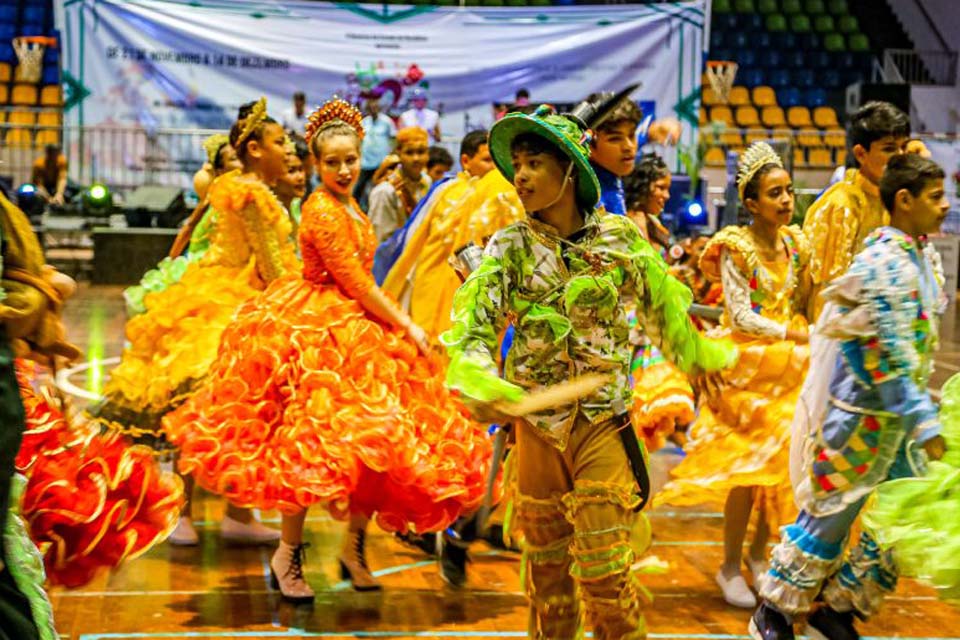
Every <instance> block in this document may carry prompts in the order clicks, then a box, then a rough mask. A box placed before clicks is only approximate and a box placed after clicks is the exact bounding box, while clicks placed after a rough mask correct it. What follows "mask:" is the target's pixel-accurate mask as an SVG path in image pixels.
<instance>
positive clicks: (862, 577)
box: [823, 533, 897, 618]
mask: <svg viewBox="0 0 960 640" xmlns="http://www.w3.org/2000/svg"><path fill="white" fill-rule="evenodd" d="M896 588H897V568H896V566H895V565H894V562H893V558H892V557H891V554H890V552H889V551H881V550H880V548H879V547H877V542H876V541H875V540H874V539H873V537H872V536H870V535H869V534H867V533H863V534H861V535H860V541H859V543H858V544H857V546H856V547H854V548H853V549H851V550H850V555H849V557H848V558H847V561H846V562H845V563H844V564H843V566H842V567H841V568H840V571H838V572H837V573H836V574H835V575H833V576H832V577H831V578H830V580H829V581H828V582H827V585H826V587H824V589H823V599H824V601H825V602H826V603H827V604H828V605H830V607H831V608H832V609H834V610H836V611H856V612H857V613H858V614H860V615H861V616H862V617H863V618H869V617H870V616H872V615H874V614H875V613H876V612H877V610H878V609H879V608H880V604H881V603H882V602H883V598H884V596H886V595H887V594H888V593H893V591H894V589H896Z"/></svg>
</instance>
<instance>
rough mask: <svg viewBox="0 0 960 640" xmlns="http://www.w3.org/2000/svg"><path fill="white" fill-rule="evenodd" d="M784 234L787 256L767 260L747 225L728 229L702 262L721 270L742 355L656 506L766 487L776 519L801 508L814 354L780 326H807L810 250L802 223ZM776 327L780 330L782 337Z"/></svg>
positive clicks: (726, 330) (715, 500)
mask: <svg viewBox="0 0 960 640" xmlns="http://www.w3.org/2000/svg"><path fill="white" fill-rule="evenodd" d="M781 237H782V238H783V240H784V245H785V247H786V249H787V252H788V254H789V258H788V259H787V260H786V261H776V260H765V259H764V258H763V257H762V256H761V255H760V251H759V249H758V248H757V246H756V244H755V242H754V240H753V237H752V234H751V233H750V231H749V229H748V228H747V227H727V228H725V229H723V230H722V231H721V232H720V233H718V234H717V235H716V236H714V238H713V239H712V240H711V241H710V243H709V244H708V245H707V247H706V249H705V250H704V252H703V255H702V256H701V258H700V268H701V269H702V271H703V273H704V274H705V275H706V276H707V277H708V278H710V279H711V280H719V279H720V278H721V273H722V272H723V286H724V293H725V313H724V316H723V318H722V320H721V327H722V328H721V329H720V331H721V332H722V333H723V334H726V335H730V336H731V337H732V339H733V340H734V341H735V342H736V344H737V348H738V349H739V350H740V359H739V361H738V362H737V365H736V367H734V368H733V369H731V370H728V371H726V372H724V374H723V376H724V383H725V385H724V388H723V389H722V390H721V392H720V394H719V395H717V396H714V397H710V398H707V399H706V402H705V403H704V405H703V406H701V407H700V413H699V416H698V417H697V420H696V421H695V422H694V424H693V426H692V427H691V429H690V433H689V436H690V441H689V443H688V445H687V447H685V452H686V457H685V458H684V460H683V461H682V462H681V463H680V464H679V465H678V466H677V467H675V468H674V469H673V470H672V472H671V476H672V480H671V482H670V483H668V484H667V486H666V487H664V489H663V491H662V492H661V493H660V494H659V495H658V496H657V497H656V499H655V504H673V505H678V506H690V505H697V504H704V503H712V504H723V502H724V501H725V500H726V497H727V494H728V493H729V492H730V490H731V489H733V488H735V487H760V488H761V490H762V496H761V498H762V499H763V501H764V504H765V505H766V507H767V517H768V521H769V522H770V524H772V525H779V524H782V523H784V522H786V521H788V520H789V519H791V518H792V517H793V515H795V510H794V506H793V491H792V486H791V484H790V477H789V476H790V474H789V468H790V464H789V449H790V446H789V444H790V443H789V438H790V425H791V423H792V420H793V414H794V410H795V407H796V404H797V396H798V394H799V392H800V387H801V385H802V384H803V379H804V376H805V375H806V371H807V366H808V364H809V357H810V351H809V348H808V347H807V345H805V344H804V345H800V344H797V343H794V342H792V341H790V340H784V339H783V338H782V335H783V334H782V332H783V330H784V328H786V327H791V328H796V329H799V328H801V327H806V320H805V319H804V318H803V316H801V315H799V313H800V312H802V311H803V310H804V309H805V305H806V294H807V291H808V287H807V285H806V281H805V277H806V276H805V274H806V265H807V262H808V256H809V253H808V251H807V250H806V248H805V245H804V244H803V236H802V235H801V234H800V231H799V229H796V228H793V227H783V228H781ZM727 259H729V262H728V263H727V264H726V265H724V264H723V262H724V260H727ZM738 301H739V302H738ZM732 316H734V317H732ZM751 316H752V317H751ZM758 316H759V318H758ZM764 319H765V320H764ZM770 321H772V322H770ZM778 326H779V332H780V336H775V335H774V334H775V333H776V332H777V327H778ZM748 329H749V330H750V331H751V333H746V332H745V330H748Z"/></svg>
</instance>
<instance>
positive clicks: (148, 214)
mask: <svg viewBox="0 0 960 640" xmlns="http://www.w3.org/2000/svg"><path fill="white" fill-rule="evenodd" d="M189 213H190V212H189V211H188V210H187V203H186V201H185V200H184V191H183V189H181V188H180V187H167V186H163V185H157V184H147V185H143V186H142V187H137V189H136V190H135V191H134V192H133V193H131V194H130V196H129V197H128V198H127V201H126V203H125V204H124V205H123V214H124V216H125V217H126V218H127V226H130V227H161V228H169V229H175V228H176V227H177V225H179V224H180V222H181V221H182V220H183V219H184V218H186V217H187V215H188V214H189Z"/></svg>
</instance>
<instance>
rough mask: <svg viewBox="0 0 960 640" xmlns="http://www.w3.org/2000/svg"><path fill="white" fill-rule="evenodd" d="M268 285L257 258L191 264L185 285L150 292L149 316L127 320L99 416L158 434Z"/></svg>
mask: <svg viewBox="0 0 960 640" xmlns="http://www.w3.org/2000/svg"><path fill="white" fill-rule="evenodd" d="M262 288H263V285H262V284H261V283H260V280H259V278H258V277H257V275H256V270H255V268H254V263H253V262H252V261H251V263H250V264H249V265H248V266H247V267H245V268H243V269H238V268H235V267H224V266H203V265H201V264H200V263H192V264H190V265H189V266H188V267H187V270H186V272H184V275H183V278H182V279H181V280H180V282H178V283H175V284H173V285H171V286H170V287H168V288H167V289H165V290H163V291H159V292H156V293H151V294H149V295H147V297H146V298H145V306H146V309H147V311H146V313H142V314H140V315H137V316H134V317H133V318H131V319H130V320H129V322H127V328H126V334H127V340H128V341H129V343H130V344H129V346H128V347H127V348H126V349H124V352H123V356H122V358H121V361H120V364H118V365H117V366H116V367H115V368H114V369H113V370H112V371H111V372H110V380H109V381H108V383H107V385H106V387H105V389H104V396H105V401H104V403H103V405H102V406H101V408H100V409H99V411H98V416H99V417H101V418H103V419H105V420H108V421H113V422H118V423H120V424H123V425H125V426H128V425H129V426H134V427H136V428H137V429H142V430H146V431H153V432H157V431H159V427H160V419H161V417H162V416H163V414H164V413H166V412H167V411H169V410H171V409H172V408H174V407H175V406H177V405H178V404H179V403H180V402H182V401H183V399H184V398H185V397H186V396H187V395H188V394H189V393H190V392H191V391H192V390H193V389H194V388H195V387H196V386H197V385H198V384H199V381H200V380H202V379H203V378H204V377H205V376H206V374H207V372H208V371H209V369H210V366H211V365H212V364H213V361H214V360H215V359H216V356H217V347H218V346H219V344H220V334H221V333H222V332H223V330H224V328H226V326H227V324H228V323H229V322H230V318H232V317H233V313H234V311H236V309H237V307H239V306H240V304H241V303H242V302H244V301H245V300H248V299H249V298H251V297H253V296H255V295H256V294H257V293H258V291H259V290H260V289H262Z"/></svg>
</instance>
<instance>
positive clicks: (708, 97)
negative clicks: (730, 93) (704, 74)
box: [700, 85, 721, 107]
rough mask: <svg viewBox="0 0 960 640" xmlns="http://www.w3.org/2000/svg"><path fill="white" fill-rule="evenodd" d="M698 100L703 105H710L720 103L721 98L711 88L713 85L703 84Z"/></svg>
mask: <svg viewBox="0 0 960 640" xmlns="http://www.w3.org/2000/svg"><path fill="white" fill-rule="evenodd" d="M700 102H701V103H702V104H703V106H705V107H712V106H713V105H715V104H720V103H721V100H720V98H719V97H718V96H717V93H716V92H715V91H714V90H713V87H708V86H707V85H703V94H702V95H701V96H700Z"/></svg>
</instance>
